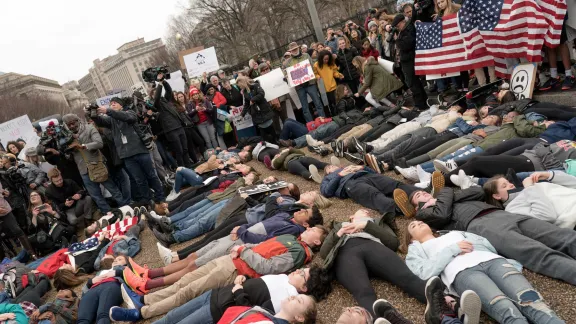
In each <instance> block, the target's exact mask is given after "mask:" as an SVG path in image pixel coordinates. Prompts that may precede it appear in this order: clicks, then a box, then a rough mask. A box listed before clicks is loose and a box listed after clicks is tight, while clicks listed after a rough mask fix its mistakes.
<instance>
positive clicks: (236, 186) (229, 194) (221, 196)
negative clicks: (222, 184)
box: [206, 178, 246, 203]
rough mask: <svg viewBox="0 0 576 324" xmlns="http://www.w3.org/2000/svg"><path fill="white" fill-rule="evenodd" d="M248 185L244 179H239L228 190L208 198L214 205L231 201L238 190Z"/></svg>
mask: <svg viewBox="0 0 576 324" xmlns="http://www.w3.org/2000/svg"><path fill="white" fill-rule="evenodd" d="M245 185H246V183H245V182H244V178H238V180H236V181H234V183H233V184H231V185H230V186H229V187H228V188H226V189H225V190H224V191H222V192H215V193H213V194H211V195H210V196H208V197H206V198H208V199H210V201H212V202H213V203H218V202H220V201H222V200H224V199H230V198H232V197H234V195H235V194H236V192H237V191H238V189H240V188H242V187H244V186H245Z"/></svg>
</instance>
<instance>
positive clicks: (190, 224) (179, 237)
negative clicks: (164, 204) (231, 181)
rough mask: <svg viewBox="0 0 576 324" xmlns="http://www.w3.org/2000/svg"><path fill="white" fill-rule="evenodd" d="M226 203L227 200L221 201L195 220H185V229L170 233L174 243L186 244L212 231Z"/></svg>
mask: <svg viewBox="0 0 576 324" xmlns="http://www.w3.org/2000/svg"><path fill="white" fill-rule="evenodd" d="M227 202H228V199H225V200H222V201H221V202H219V203H217V204H215V205H214V206H212V207H211V208H209V209H208V210H206V212H204V213H200V214H198V215H197V216H196V217H195V218H187V219H186V224H185V227H179V228H182V229H181V230H176V231H174V233H172V236H173V237H174V239H175V240H176V242H179V243H181V242H186V241H188V240H191V239H193V238H195V237H198V236H200V235H202V234H205V233H206V232H208V231H210V230H212V229H213V228H214V226H215V225H216V218H218V214H220V211H221V210H222V208H224V205H226V203H227Z"/></svg>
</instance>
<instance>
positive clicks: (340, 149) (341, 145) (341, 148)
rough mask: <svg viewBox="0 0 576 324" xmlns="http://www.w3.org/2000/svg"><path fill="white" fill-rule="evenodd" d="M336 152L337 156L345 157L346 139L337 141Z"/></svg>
mask: <svg viewBox="0 0 576 324" xmlns="http://www.w3.org/2000/svg"><path fill="white" fill-rule="evenodd" d="M336 152H337V154H335V155H336V156H337V157H344V141H342V140H339V141H336Z"/></svg>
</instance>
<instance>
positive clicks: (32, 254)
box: [18, 235, 37, 260]
mask: <svg viewBox="0 0 576 324" xmlns="http://www.w3.org/2000/svg"><path fill="white" fill-rule="evenodd" d="M18 240H19V241H20V243H22V247H24V249H25V250H26V251H28V254H30V257H31V258H32V260H36V259H37V257H36V252H35V251H34V248H33V247H32V244H30V241H28V237H27V236H26V235H22V236H19V237H18Z"/></svg>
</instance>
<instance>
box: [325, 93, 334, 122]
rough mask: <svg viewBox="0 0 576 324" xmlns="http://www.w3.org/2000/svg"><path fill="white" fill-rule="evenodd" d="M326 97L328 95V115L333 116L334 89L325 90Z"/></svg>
mask: <svg viewBox="0 0 576 324" xmlns="http://www.w3.org/2000/svg"><path fill="white" fill-rule="evenodd" d="M326 97H328V107H329V108H330V115H332V116H335V115H337V113H336V90H334V91H330V92H328V91H326Z"/></svg>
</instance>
